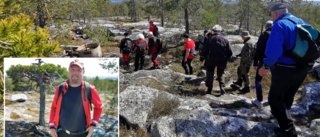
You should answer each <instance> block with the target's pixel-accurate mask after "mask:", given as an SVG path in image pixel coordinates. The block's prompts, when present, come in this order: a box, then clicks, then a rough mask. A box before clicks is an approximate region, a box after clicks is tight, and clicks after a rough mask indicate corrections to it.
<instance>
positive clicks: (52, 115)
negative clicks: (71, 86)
mask: <svg viewBox="0 0 320 137" xmlns="http://www.w3.org/2000/svg"><path fill="white" fill-rule="evenodd" d="M59 87H60V86H58V87H57V88H56V92H55V93H54V97H53V101H52V104H51V111H50V120H49V126H50V127H54V128H57V127H56V125H55V124H54V118H55V116H56V107H57V98H58V97H57V96H58V92H59Z"/></svg>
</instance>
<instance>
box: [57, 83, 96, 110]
mask: <svg viewBox="0 0 320 137" xmlns="http://www.w3.org/2000/svg"><path fill="white" fill-rule="evenodd" d="M64 84H65V82H64V83H61V84H60V86H59V91H58V97H57V102H58V99H59V96H60V94H61V93H62V98H63V95H64V94H63V91H62V88H63V85H64ZM84 90H85V91H84V92H85V93H87V94H84V95H85V96H84V101H86V99H88V101H89V104H90V110H91V111H92V104H91V99H92V97H91V88H90V84H89V83H88V82H84ZM61 105H62V107H63V102H62V104H61Z"/></svg>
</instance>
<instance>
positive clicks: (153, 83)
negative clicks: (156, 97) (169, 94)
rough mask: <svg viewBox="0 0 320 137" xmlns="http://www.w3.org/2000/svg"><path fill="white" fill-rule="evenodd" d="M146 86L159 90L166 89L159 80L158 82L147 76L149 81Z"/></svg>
mask: <svg viewBox="0 0 320 137" xmlns="http://www.w3.org/2000/svg"><path fill="white" fill-rule="evenodd" d="M146 86H147V87H151V88H154V89H158V90H161V91H166V88H165V87H164V86H163V84H162V83H161V82H159V81H158V80H156V79H153V78H149V82H148V84H147V85H146Z"/></svg>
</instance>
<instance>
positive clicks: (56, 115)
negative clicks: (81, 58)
mask: <svg viewBox="0 0 320 137" xmlns="http://www.w3.org/2000/svg"><path fill="white" fill-rule="evenodd" d="M81 85H82V86H81V96H82V103H83V108H84V112H85V115H86V121H87V124H86V128H88V127H90V124H93V125H97V123H98V121H99V119H100V115H101V112H102V103H101V100H100V97H99V95H98V92H97V90H96V89H95V87H93V86H90V88H91V97H92V99H91V103H92V104H93V105H94V108H93V119H92V120H91V114H90V104H89V101H88V99H86V101H84V99H83V98H84V88H85V84H84V81H82V84H81ZM68 87H69V80H67V82H66V83H65V84H64V85H63V88H62V91H63V94H66V93H67V91H68ZM65 89H66V90H65ZM58 92H59V86H58V87H57V89H56V92H55V94H54V98H53V102H52V105H51V112H50V121H49V126H50V127H54V128H56V129H57V127H58V126H59V120H60V109H61V101H62V94H60V96H59V99H58V101H57V96H58Z"/></svg>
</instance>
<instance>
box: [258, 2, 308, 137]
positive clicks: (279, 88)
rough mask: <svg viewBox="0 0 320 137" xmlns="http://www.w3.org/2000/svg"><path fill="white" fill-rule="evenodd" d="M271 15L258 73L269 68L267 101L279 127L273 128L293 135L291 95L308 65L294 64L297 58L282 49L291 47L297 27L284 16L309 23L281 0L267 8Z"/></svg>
mask: <svg viewBox="0 0 320 137" xmlns="http://www.w3.org/2000/svg"><path fill="white" fill-rule="evenodd" d="M270 15H271V17H272V19H273V21H274V22H273V26H272V31H271V34H270V37H269V40H268V42H267V46H266V51H265V55H266V57H265V58H264V59H263V63H264V64H263V67H261V68H260V69H259V75H260V76H262V77H264V76H265V75H266V74H267V73H268V72H269V71H271V75H272V77H271V87H270V91H269V96H268V103H269V105H270V108H271V113H272V115H273V116H274V117H275V118H276V119H277V121H278V124H279V127H280V128H277V129H276V130H275V132H276V134H277V136H290V137H296V136H297V132H296V130H295V127H294V125H293V120H292V117H291V115H290V112H289V110H290V108H291V106H292V103H293V100H294V95H295V94H296V92H297V91H298V89H299V87H300V85H301V83H302V82H303V80H304V79H305V77H306V76H307V73H308V68H307V67H302V66H297V65H296V62H294V61H293V60H292V59H291V58H289V57H286V56H285V55H284V52H285V51H288V50H290V49H292V48H293V46H294V44H295V39H296V30H297V29H296V26H295V24H294V23H292V22H291V21H289V20H287V19H290V20H292V21H293V22H295V23H297V24H300V21H301V22H303V24H308V23H307V22H306V21H304V20H302V19H301V20H299V18H297V17H295V16H294V15H292V14H291V13H289V12H288V9H287V6H286V5H285V4H282V3H277V4H274V5H273V6H272V7H271V9H270Z"/></svg>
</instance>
